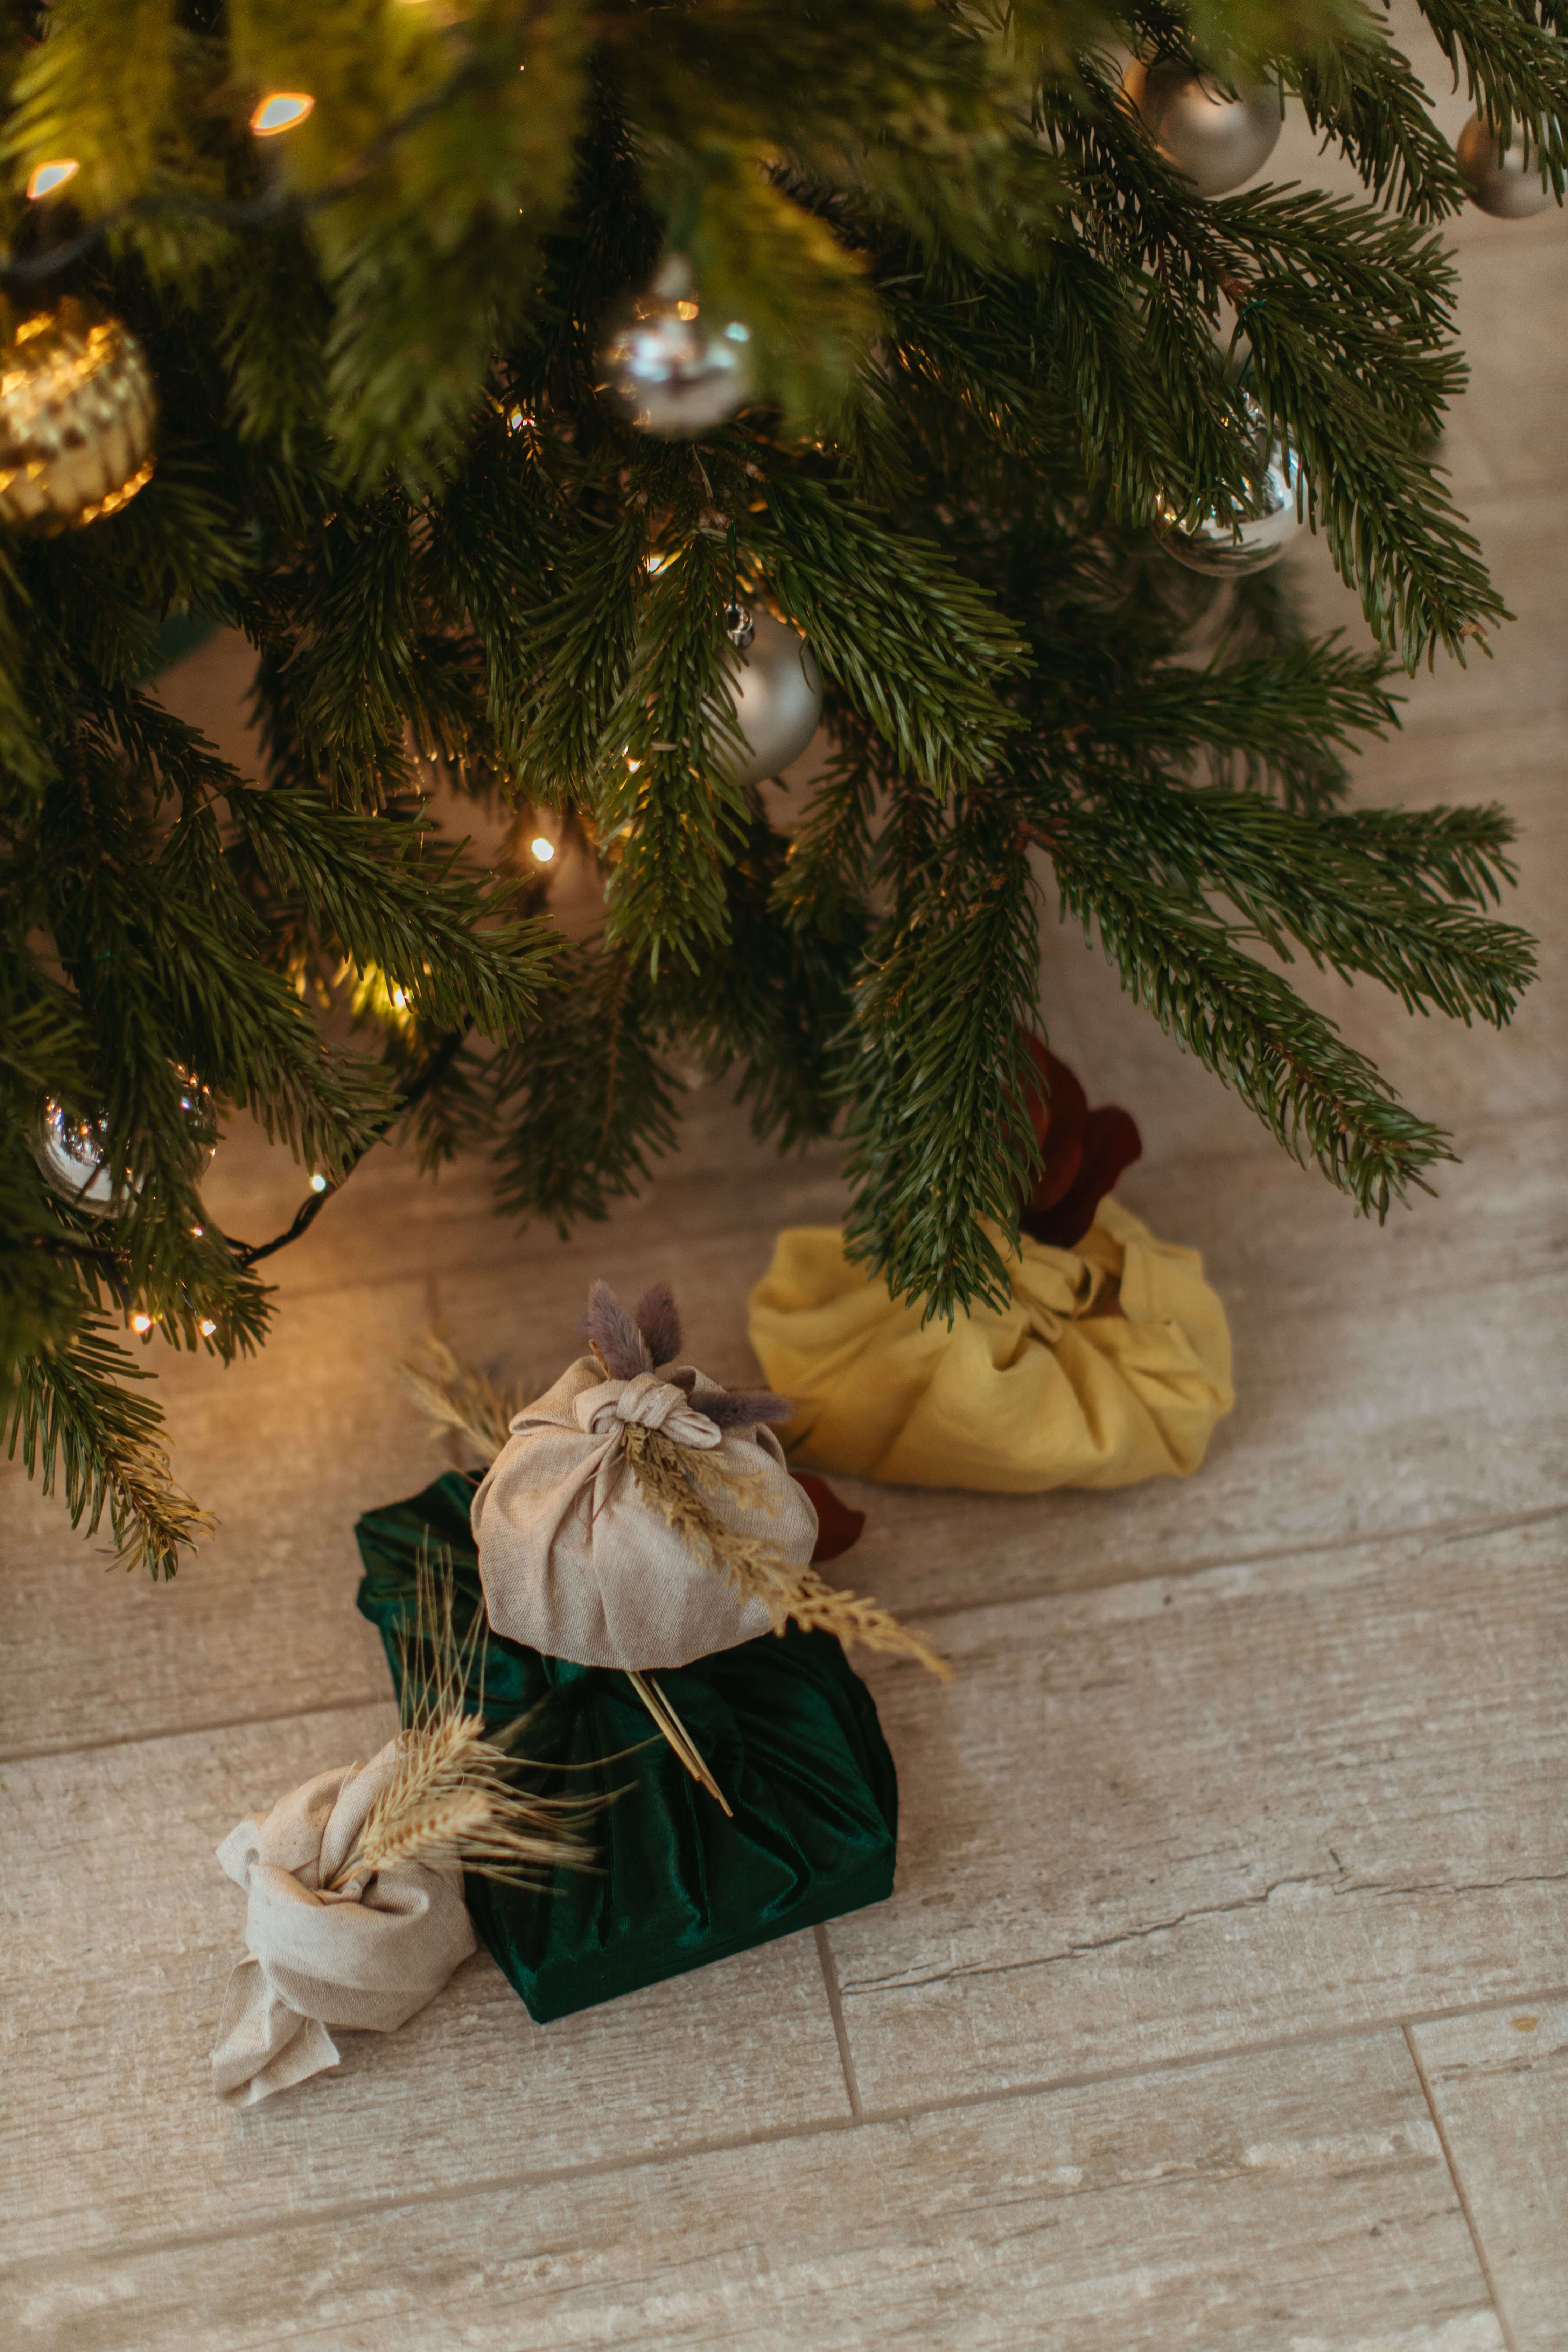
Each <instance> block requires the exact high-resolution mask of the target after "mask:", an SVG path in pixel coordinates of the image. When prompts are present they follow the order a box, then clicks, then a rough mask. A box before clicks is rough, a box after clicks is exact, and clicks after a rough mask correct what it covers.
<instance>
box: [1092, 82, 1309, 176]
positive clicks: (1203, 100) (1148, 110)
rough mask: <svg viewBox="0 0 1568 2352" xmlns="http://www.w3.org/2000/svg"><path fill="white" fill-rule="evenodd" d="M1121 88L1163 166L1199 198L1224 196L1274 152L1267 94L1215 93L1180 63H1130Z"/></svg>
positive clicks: (1274, 109) (1245, 88)
mask: <svg viewBox="0 0 1568 2352" xmlns="http://www.w3.org/2000/svg"><path fill="white" fill-rule="evenodd" d="M1121 87H1122V89H1123V90H1125V92H1126V94H1127V97H1128V99H1129V100H1130V101H1131V105H1132V108H1133V110H1134V112H1135V113H1136V114H1137V115H1138V118H1139V120H1140V121H1142V125H1143V128H1144V130H1145V131H1147V132H1148V133H1149V136H1150V138H1151V139H1152V141H1153V142H1154V144H1155V146H1156V147H1158V149H1159V150H1160V152H1161V154H1162V155H1163V157H1164V159H1165V161H1166V163H1169V164H1170V166H1171V168H1172V169H1173V171H1176V172H1180V173H1181V174H1182V176H1183V178H1184V179H1187V180H1190V181H1191V182H1192V184H1193V186H1194V189H1195V190H1196V192H1197V194H1199V195H1200V196H1225V195H1228V194H1230V191H1231V190H1232V188H1239V187H1240V186H1241V184H1242V183H1243V181H1244V180H1250V179H1251V177H1252V175H1253V173H1255V172H1258V171H1261V170H1262V168H1263V166H1264V164H1265V163H1268V158H1269V157H1270V155H1272V153H1273V152H1274V148H1275V142H1277V141H1278V139H1279V126H1280V110H1279V97H1278V95H1277V93H1276V92H1275V91H1273V90H1269V89H1258V87H1257V86H1256V85H1255V84H1247V83H1242V84H1238V85H1237V88H1236V89H1223V88H1222V87H1221V85H1220V84H1219V83H1218V82H1217V81H1215V79H1214V76H1213V75H1212V74H1207V73H1205V72H1204V71H1203V70H1202V69H1201V68H1199V67H1197V66H1191V65H1189V64H1188V63H1187V61H1186V59H1185V58H1154V59H1153V60H1152V62H1151V63H1150V64H1148V65H1145V64H1143V63H1142V61H1141V60H1140V59H1138V58H1134V60H1133V61H1132V63H1131V65H1130V66H1129V67H1128V68H1127V69H1126V71H1125V73H1124V74H1123V75H1122V77H1121Z"/></svg>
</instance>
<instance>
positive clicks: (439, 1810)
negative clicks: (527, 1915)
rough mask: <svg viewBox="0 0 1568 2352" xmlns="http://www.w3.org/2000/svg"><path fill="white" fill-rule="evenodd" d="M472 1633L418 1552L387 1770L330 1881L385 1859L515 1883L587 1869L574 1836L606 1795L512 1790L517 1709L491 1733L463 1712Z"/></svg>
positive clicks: (586, 1853)
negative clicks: (400, 1704) (392, 1764)
mask: <svg viewBox="0 0 1568 2352" xmlns="http://www.w3.org/2000/svg"><path fill="white" fill-rule="evenodd" d="M484 1632H485V1629H484V1619H483V1614H482V1612H479V1611H477V1610H476V1612H474V1616H473V1619H472V1621H471V1622H470V1623H469V1626H468V1632H467V1633H463V1634H459V1633H458V1632H457V1630H456V1626H455V1623H454V1620H453V1610H452V1579H451V1567H450V1562H449V1561H448V1562H447V1565H446V1573H445V1574H444V1575H441V1576H439V1577H438V1576H437V1572H436V1571H435V1570H434V1569H433V1568H432V1567H431V1564H430V1560H429V1559H428V1556H424V1557H422V1558H421V1559H420V1561H419V1563H418V1567H417V1570H416V1603H415V1623H414V1634H413V1639H412V1641H411V1642H405V1643H404V1645H403V1651H404V1655H403V1693H404V1701H405V1721H404V1725H403V1728H402V1730H401V1732H400V1733H399V1735H398V1742H399V1748H400V1750H401V1753H400V1756H399V1759H398V1768H397V1771H396V1773H395V1775H394V1777H393V1779H392V1780H390V1781H389V1782H388V1783H387V1785H386V1787H385V1788H384V1790H382V1792H381V1795H380V1796H379V1797H378V1798H377V1799H376V1801H375V1803H374V1805H373V1806H372V1808H371V1811H370V1812H369V1814H368V1815H367V1816H366V1819H365V1822H364V1826H363V1829H362V1830H361V1832H360V1833H359V1836H358V1838H357V1839H356V1840H355V1842H354V1844H353V1849H352V1850H351V1852H350V1853H349V1854H348V1856H347V1858H346V1859H345V1861H344V1862H343V1864H342V1868H341V1869H340V1870H339V1871H338V1873H337V1874H336V1875H335V1877H334V1878H333V1879H332V1881H331V1884H332V1886H333V1887H334V1888H341V1887H342V1886H344V1885H347V1884H348V1882H349V1881H350V1880H351V1879H353V1878H362V1879H363V1878H368V1877H369V1876H370V1875H371V1874H372V1872H373V1871H376V1870H382V1869H385V1868H387V1867H388V1866H389V1865H390V1864H393V1863H396V1862H420V1863H424V1864H426V1867H427V1868H431V1869H438V1868H441V1867H443V1866H445V1865H448V1864H456V1865H458V1866H459V1867H461V1868H462V1869H463V1870H465V1871H468V1872H471V1873H472V1874H473V1875H474V1876H475V1877H476V1878H498V1879H505V1880H508V1881H510V1882H511V1883H513V1884H515V1885H542V1884H543V1883H544V1882H545V1881H546V1880H547V1879H548V1878H549V1876H550V1874H551V1873H552V1872H553V1871H555V1870H557V1869H563V1868H564V1869H573V1870H585V1869H590V1868H592V1866H593V1863H592V1854H591V1851H590V1849H589V1848H587V1847H586V1846H585V1845H584V1842H583V1837H582V1832H583V1829H584V1825H585V1823H586V1822H588V1821H589V1820H590V1819H591V1818H592V1816H593V1815H594V1814H595V1813H597V1812H599V1811H602V1810H603V1808H604V1806H605V1804H606V1803H608V1802H609V1801H610V1800H609V1799H608V1798H605V1797H587V1798H584V1797H542V1796H539V1795H537V1794H535V1793H533V1792H531V1791H529V1790H522V1789H520V1788H518V1786H517V1785H516V1781H515V1779H514V1777H513V1776H514V1775H515V1774H516V1773H517V1772H518V1770H519V1769H521V1759H519V1758H518V1757H516V1756H515V1755H514V1754H513V1752H512V1751H513V1748H514V1747H515V1744H516V1741H517V1739H518V1738H519V1737H520V1735H521V1732H522V1730H523V1727H524V1725H525V1723H526V1721H527V1717H519V1718H518V1720H517V1721H516V1722H515V1723H511V1724H509V1725H507V1726H506V1727H505V1728H504V1729H503V1730H501V1731H499V1732H496V1733H494V1734H491V1733H488V1732H487V1731H486V1729H485V1720H484V1717H483V1716H482V1714H471V1713H469V1712H468V1682H469V1679H470V1676H471V1675H472V1673H473V1670H474V1667H475V1664H480V1665H481V1667H482V1664H483V1659H482V1653H481V1650H480V1643H481V1642H482V1641H483V1639H484ZM416 1650H417V1651H418V1652H419V1653H420V1661H419V1666H418V1670H417V1671H416V1669H415V1665H414V1661H413V1658H412V1656H411V1652H413V1651H416ZM481 1686H482V1685H481Z"/></svg>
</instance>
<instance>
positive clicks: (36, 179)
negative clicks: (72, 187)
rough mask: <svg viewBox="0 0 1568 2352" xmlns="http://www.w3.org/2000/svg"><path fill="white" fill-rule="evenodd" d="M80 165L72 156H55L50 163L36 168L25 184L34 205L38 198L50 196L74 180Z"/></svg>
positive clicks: (41, 164)
mask: <svg viewBox="0 0 1568 2352" xmlns="http://www.w3.org/2000/svg"><path fill="white" fill-rule="evenodd" d="M80 169H81V165H80V164H79V163H78V162H77V160H76V157H75V156H74V155H57V156H56V157H55V159H54V161H53V162H52V163H40V164H38V165H37V168H36V169H35V171H34V172H33V173H32V176H31V178H30V179H29V180H28V182H27V194H29V195H30V196H31V197H32V199H33V201H34V202H35V204H36V203H37V199H38V198H39V197H40V196H52V195H53V194H54V193H55V190H56V189H57V188H63V187H64V186H65V184H66V182H67V181H68V180H74V179H75V177H76V175H77V173H79V171H80Z"/></svg>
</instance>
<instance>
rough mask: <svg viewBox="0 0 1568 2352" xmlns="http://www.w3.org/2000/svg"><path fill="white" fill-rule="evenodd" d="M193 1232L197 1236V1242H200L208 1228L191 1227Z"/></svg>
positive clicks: (203, 1226) (202, 1226) (200, 1226)
mask: <svg viewBox="0 0 1568 2352" xmlns="http://www.w3.org/2000/svg"><path fill="white" fill-rule="evenodd" d="M191 1231H192V1233H193V1234H195V1237H196V1239H197V1241H200V1239H201V1237H202V1235H203V1234H204V1233H205V1231H206V1227H205V1225H193V1226H192V1227H191Z"/></svg>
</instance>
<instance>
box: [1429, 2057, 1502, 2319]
mask: <svg viewBox="0 0 1568 2352" xmlns="http://www.w3.org/2000/svg"><path fill="white" fill-rule="evenodd" d="M1405 2048H1406V2049H1407V2050H1408V2051H1409V2053H1410V2063H1411V2064H1412V2066H1414V2068H1415V2079H1416V2081H1417V2082H1418V2083H1419V2084H1420V2085H1421V2095H1422V2097H1423V2098H1424V2099H1425V2100H1426V2112H1427V2114H1428V2115H1429V2116H1431V2118H1432V2128H1433V2130H1434V2131H1435V2132H1436V2135H1437V2145H1438V2147H1440V2148H1441V2149H1442V2151H1443V2161H1444V2163H1445V2164H1446V2165H1447V2168H1448V2179H1449V2180H1450V2181H1451V2182H1452V2184H1453V2189H1454V2195H1455V2197H1456V2198H1457V2199H1458V2205H1459V2210H1460V2212H1461V2213H1462V2214H1463V2215H1464V2217H1465V2227H1466V2229H1467V2230H1468V2231H1469V2233H1470V2243H1471V2245H1472V2246H1473V2247H1474V2249H1475V2255H1476V2262H1477V2264H1478V2266H1479V2270H1480V2273H1481V2277H1482V2279H1483V2280H1484V2282H1485V2284H1486V2290H1487V2294H1488V2297H1489V2301H1490V2303H1491V2307H1492V2315H1493V2317H1494V2318H1495V2319H1496V2321H1497V2324H1498V2332H1499V2334H1500V2336H1501V2337H1502V2340H1503V2343H1504V2345H1505V2347H1507V2352H1519V2347H1518V2346H1517V2345H1516V2344H1515V2342H1514V2336H1513V2330H1512V2328H1511V2327H1510V2326H1509V2323H1508V2314H1507V2313H1506V2311H1505V2310H1504V2308H1503V2303H1502V2297H1501V2296H1500V2294H1499V2293H1498V2286H1497V2280H1496V2278H1495V2277H1494V2276H1493V2274H1492V2266H1491V2261H1490V2258H1489V2255H1488V2253H1487V2250H1486V2246H1485V2243H1484V2242H1483V2240H1482V2237H1481V2232H1480V2228H1479V2224H1478V2222H1477V2221H1476V2217H1475V2214H1474V2212H1473V2211H1472V2210H1471V2207H1470V2200H1469V2196H1468V2191H1467V2190H1466V2188H1465V2184H1464V2181H1463V2180H1462V2179H1461V2178H1460V2174H1459V2167H1458V2160H1457V2158H1456V2157H1455V2155H1454V2149H1453V2146H1452V2143H1451V2142H1450V2140H1449V2137H1448V2134H1447V2129H1446V2128H1445V2126H1444V2123H1443V2118H1442V2116H1441V2115H1440V2114H1439V2113H1438V2111H1437V2102H1436V2099H1435V2098H1434V2097H1433V2095H1432V2085H1431V2083H1430V2081H1429V2080H1428V2078H1427V2074H1426V2065H1425V2063H1424V2062H1423V2060H1422V2056H1421V2053H1420V2051H1419V2050H1418V2049H1417V2047H1416V2043H1415V2032H1414V2031H1413V2030H1412V2028H1411V2026H1410V2025H1408V2024H1407V2025H1406V2026H1405Z"/></svg>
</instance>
